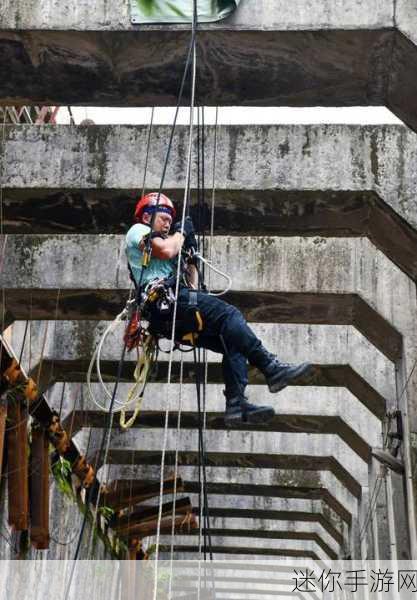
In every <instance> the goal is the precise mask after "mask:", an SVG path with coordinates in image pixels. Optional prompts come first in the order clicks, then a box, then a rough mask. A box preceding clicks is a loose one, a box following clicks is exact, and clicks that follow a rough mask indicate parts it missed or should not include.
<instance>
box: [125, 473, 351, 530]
mask: <svg viewBox="0 0 417 600" xmlns="http://www.w3.org/2000/svg"><path fill="white" fill-rule="evenodd" d="M119 481H125V480H119ZM131 481H132V484H133V482H134V481H136V480H131ZM183 488H184V493H185V494H191V493H192V494H198V493H199V489H200V485H199V483H198V482H197V481H183ZM206 490H207V493H208V494H209V497H210V498H211V500H210V502H209V506H212V497H213V496H214V495H216V496H221V495H223V496H225V497H227V500H225V501H226V502H228V503H229V502H230V499H231V498H236V497H238V496H244V497H245V498H246V499H247V501H249V499H250V498H251V499H252V500H256V501H259V500H262V499H264V500H266V501H267V502H268V503H270V502H271V499H273V498H283V499H285V500H286V501H287V502H288V501H289V500H290V499H291V503H288V507H290V506H291V507H294V502H295V501H297V500H306V501H308V503H310V504H311V502H314V501H315V500H317V501H320V505H321V506H322V508H323V513H325V514H326V515H328V514H332V515H335V517H334V519H335V521H337V523H338V526H339V527H340V526H342V527H343V524H344V523H345V524H346V525H350V524H351V522H352V515H351V513H350V512H349V511H347V510H346V509H345V507H344V506H343V505H342V504H341V503H340V502H339V501H338V500H337V499H336V497H335V496H333V495H332V494H331V493H330V492H329V491H328V490H326V489H324V488H319V487H308V486H305V487H297V486H292V487H290V486H268V485H263V486H262V485H255V484H240V483H230V482H226V481H225V482H212V481H208V482H206Z"/></svg>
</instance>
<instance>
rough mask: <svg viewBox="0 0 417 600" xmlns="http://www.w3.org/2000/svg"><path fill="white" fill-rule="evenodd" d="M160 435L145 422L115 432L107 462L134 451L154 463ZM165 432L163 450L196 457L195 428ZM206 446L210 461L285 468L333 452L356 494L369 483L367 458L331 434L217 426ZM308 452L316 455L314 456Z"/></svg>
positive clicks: (128, 456) (317, 462)
mask: <svg viewBox="0 0 417 600" xmlns="http://www.w3.org/2000/svg"><path fill="white" fill-rule="evenodd" d="M163 437H164V436H163V430H158V429H145V428H144V429H142V430H141V435H140V436H137V435H136V432H135V431H127V432H125V433H122V434H118V433H116V432H113V433H112V437H111V450H110V455H109V461H108V462H109V464H126V463H127V464H129V463H130V462H131V461H132V460H133V457H137V458H138V462H141V457H142V458H143V459H144V461H145V463H146V460H147V458H148V459H149V460H150V464H154V462H153V461H154V460H159V458H160V456H159V455H160V451H161V448H162V445H163ZM167 437H168V440H167V446H166V449H167V455H171V454H173V453H174V454H175V449H176V447H177V446H178V448H179V449H180V452H179V454H180V459H179V461H180V464H181V463H184V458H185V459H186V460H185V462H187V460H188V459H190V460H192V461H193V462H191V464H194V458H197V453H196V452H195V450H197V448H198V442H197V432H196V431H191V430H182V431H181V432H180V433H179V437H178V440H177V435H176V432H175V431H172V430H169V431H168V432H167ZM205 447H206V451H207V455H208V460H209V463H208V464H210V463H213V461H214V464H216V463H217V459H216V457H218V459H219V460H218V464H219V465H221V464H224V465H225V466H228V464H229V463H230V465H231V466H233V465H241V466H245V465H246V466H247V467H249V466H255V467H256V466H259V467H262V468H270V467H279V465H281V466H283V465H284V464H285V466H286V468H291V466H290V463H291V461H292V460H294V461H295V462H297V459H299V458H300V464H301V463H302V462H303V460H304V459H303V458H302V457H306V456H309V457H310V459H309V460H310V463H315V464H314V465H313V464H310V467H309V468H313V469H320V468H321V467H320V463H321V459H322V460H325V461H327V459H328V457H330V456H331V457H332V461H330V462H332V464H333V465H334V473H335V474H336V476H339V477H340V478H341V480H342V481H343V482H345V484H346V485H347V487H349V489H351V491H355V492H357V493H358V495H360V487H361V486H367V483H368V467H367V463H366V462H365V461H363V460H362V459H361V458H359V457H358V456H357V455H356V454H355V453H354V452H353V450H352V449H351V448H349V447H348V446H347V444H345V443H344V442H343V441H342V440H340V438H338V437H337V436H334V435H320V434H304V433H281V434H280V435H279V436H277V435H276V434H275V433H273V432H263V433H262V436H259V434H257V433H256V432H245V431H228V432H224V434H222V436H221V437H220V436H219V435H218V433H217V432H216V431H210V430H208V431H207V432H206V434H205ZM242 449H243V451H242ZM289 449H291V456H292V458H289V460H286V459H287V456H288V455H289V452H288V450H289ZM94 451H95V448H94V444H92V448H91V450H90V453H91V456H92V455H93V454H94ZM194 455H195V456H194ZM187 457H188V458H187ZM312 457H314V458H313V460H312ZM330 462H329V464H330ZM287 463H288V464H287ZM148 464H149V463H148ZM167 464H171V463H170V462H168V463H167Z"/></svg>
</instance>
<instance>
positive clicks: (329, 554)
mask: <svg viewBox="0 0 417 600" xmlns="http://www.w3.org/2000/svg"><path fill="white" fill-rule="evenodd" d="M205 531H207V530H205V529H203V534H204V532H205ZM208 531H209V532H210V535H211V539H212V540H213V543H216V544H218V542H215V540H216V538H219V539H223V540H224V541H228V542H229V543H236V540H235V538H239V541H238V542H237V543H242V538H243V539H244V538H246V540H249V539H250V540H251V541H252V543H253V544H254V547H255V548H259V547H260V548H262V547H264V546H266V547H271V546H272V547H277V546H278V547H279V544H278V540H280V541H281V542H285V541H287V540H291V543H296V544H297V545H298V544H300V546H303V545H304V544H306V543H314V544H316V545H317V547H318V549H317V552H318V553H324V557H326V558H330V559H332V560H336V559H337V558H338V554H337V552H335V551H334V550H333V548H332V547H331V546H329V545H328V544H326V543H325V542H324V541H323V540H322V539H321V537H320V536H319V535H318V533H316V532H315V531H313V532H310V531H303V529H300V530H299V531H271V530H251V529H249V528H242V529H238V528H235V527H233V528H228V529H223V528H216V527H213V528H212V527H211V526H210V529H209V530H208ZM198 535H199V531H198V529H197V530H194V531H190V532H189V533H187V532H186V531H184V533H182V534H181V535H180V536H179V537H180V538H181V539H182V540H183V541H188V543H192V542H193V541H194V540H193V538H195V536H198ZM191 536H192V537H191ZM162 537H163V538H164V537H165V540H164V539H163V540H162V544H164V543H166V542H167V541H169V540H168V538H167V537H166V536H162ZM176 537H177V536H176ZM187 538H188V540H187ZM203 539H204V538H203ZM178 543H181V542H180V540H178ZM203 543H204V542H203ZM287 543H288V542H287ZM322 555H323V554H322Z"/></svg>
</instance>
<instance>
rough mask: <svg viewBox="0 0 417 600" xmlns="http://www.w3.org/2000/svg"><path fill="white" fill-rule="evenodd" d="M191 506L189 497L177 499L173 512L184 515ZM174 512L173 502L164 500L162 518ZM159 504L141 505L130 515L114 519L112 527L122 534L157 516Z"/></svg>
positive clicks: (190, 509)
mask: <svg viewBox="0 0 417 600" xmlns="http://www.w3.org/2000/svg"><path fill="white" fill-rule="evenodd" d="M192 509H193V507H192V504H191V501H190V499H189V498H181V499H179V500H178V499H177V501H176V503H175V514H177V515H186V514H188V513H190V512H191V511H192ZM173 513H174V503H173V502H166V503H165V504H163V505H162V513H161V514H162V518H164V517H166V516H171V515H172V514H173ZM158 514H159V506H158V505H156V506H143V507H140V508H139V509H138V510H137V511H135V512H134V513H132V514H131V515H123V516H122V517H118V518H116V519H115V521H114V523H111V527H112V529H114V530H115V531H116V532H117V533H120V534H123V533H126V532H128V531H129V530H130V529H131V528H132V527H135V526H136V525H141V524H142V523H147V522H149V521H153V520H154V519H155V518H158Z"/></svg>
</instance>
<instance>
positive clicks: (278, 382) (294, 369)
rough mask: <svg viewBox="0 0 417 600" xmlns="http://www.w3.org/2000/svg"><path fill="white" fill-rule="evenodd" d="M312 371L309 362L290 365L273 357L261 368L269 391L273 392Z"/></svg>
mask: <svg viewBox="0 0 417 600" xmlns="http://www.w3.org/2000/svg"><path fill="white" fill-rule="evenodd" d="M312 371H313V365H312V364H311V363H309V362H305V363H301V365H292V364H290V363H282V362H280V361H279V360H278V359H277V358H276V357H274V358H273V359H272V360H271V362H270V363H269V365H267V366H266V367H265V368H264V369H263V374H264V375H265V379H266V383H267V385H268V388H269V391H270V392H272V393H275V392H279V391H280V390H282V389H284V388H285V387H286V386H287V385H288V384H289V383H291V382H292V381H294V380H295V379H298V378H299V377H303V376H305V375H310V374H311V373H312Z"/></svg>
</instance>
